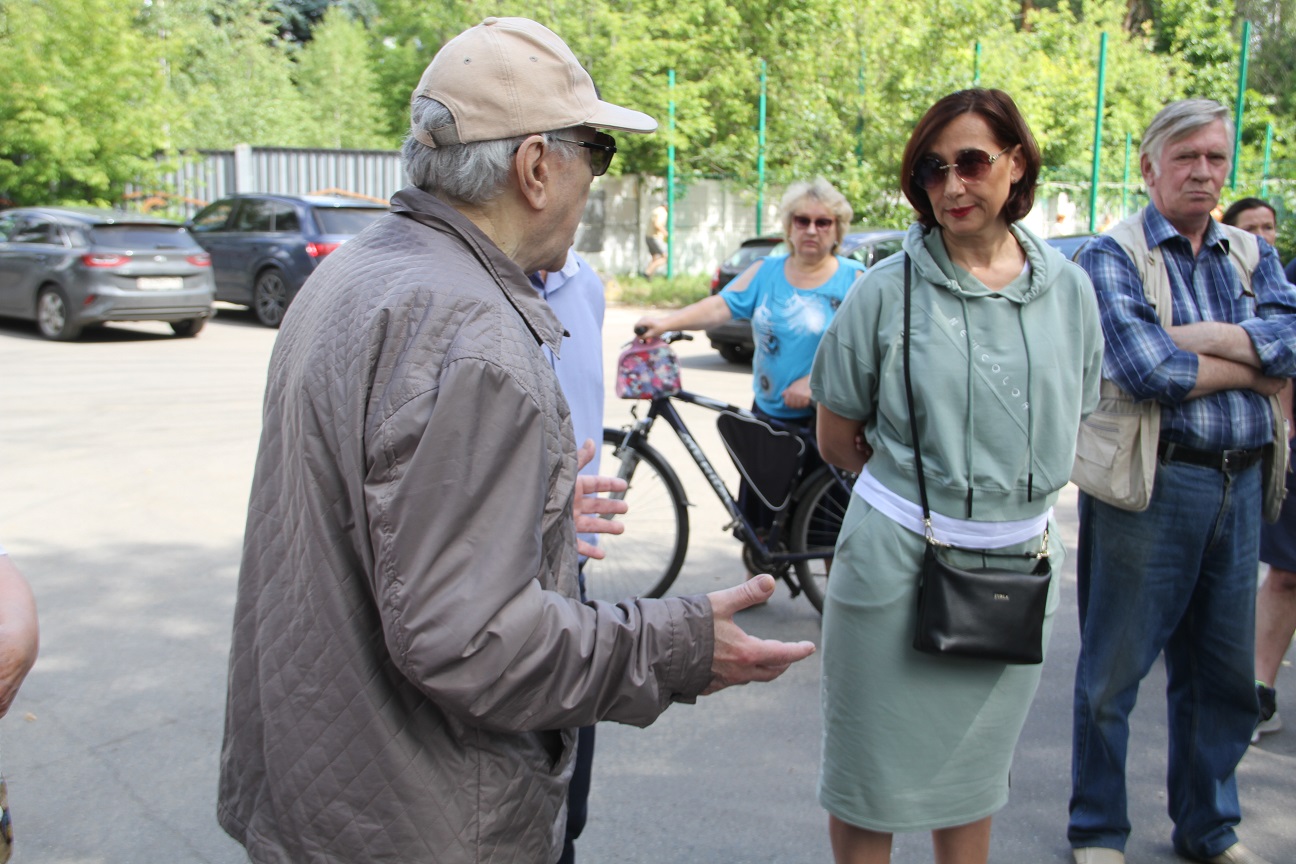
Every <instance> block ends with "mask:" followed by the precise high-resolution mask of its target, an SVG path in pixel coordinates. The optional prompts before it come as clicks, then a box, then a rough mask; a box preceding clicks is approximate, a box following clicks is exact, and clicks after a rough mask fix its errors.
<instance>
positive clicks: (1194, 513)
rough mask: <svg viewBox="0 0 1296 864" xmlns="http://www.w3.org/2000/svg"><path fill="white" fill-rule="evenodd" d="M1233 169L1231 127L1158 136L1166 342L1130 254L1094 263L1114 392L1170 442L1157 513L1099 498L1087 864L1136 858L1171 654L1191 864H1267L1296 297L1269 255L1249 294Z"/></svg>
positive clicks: (1078, 810)
mask: <svg viewBox="0 0 1296 864" xmlns="http://www.w3.org/2000/svg"><path fill="white" fill-rule="evenodd" d="M1232 156H1233V124H1232V123H1231V121H1230V119H1229V116H1228V111H1227V109H1226V108H1224V106H1222V105H1220V104H1219V103H1217V102H1212V101H1209V100H1202V99H1193V100H1184V101H1181V102H1175V103H1173V104H1171V105H1169V106H1167V107H1166V108H1164V109H1163V110H1162V111H1161V112H1160V113H1159V114H1157V116H1156V118H1155V119H1154V120H1153V121H1152V124H1151V125H1150V126H1149V127H1148V129H1147V132H1146V133H1145V134H1144V136H1143V141H1142V144H1141V146H1140V148H1139V158H1140V164H1141V168H1142V172H1143V179H1144V182H1145V184H1146V186H1147V189H1148V196H1149V197H1150V198H1151V202H1152V203H1151V204H1150V205H1149V206H1148V207H1146V208H1145V209H1144V210H1143V211H1142V213H1141V214H1140V216H1141V230H1142V231H1143V237H1144V238H1145V239H1146V241H1147V246H1148V248H1149V249H1159V250H1160V252H1161V257H1162V260H1163V261H1164V265H1163V266H1165V267H1166V268H1167V271H1168V276H1169V281H1170V286H1171V294H1172V296H1173V301H1174V309H1173V325H1172V326H1170V327H1167V328H1163V327H1162V326H1161V324H1160V322H1159V319H1158V316H1157V311H1156V310H1155V309H1154V308H1153V307H1152V305H1151V304H1150V303H1149V302H1148V301H1147V299H1146V297H1145V296H1144V290H1143V281H1142V279H1141V278H1140V276H1139V268H1138V267H1137V266H1136V265H1135V263H1134V261H1132V260H1131V258H1130V256H1129V255H1128V254H1126V252H1125V251H1124V250H1123V249H1122V248H1121V246H1120V245H1118V244H1117V242H1116V241H1115V240H1114V239H1112V238H1111V237H1108V236H1101V237H1097V238H1095V239H1094V240H1093V241H1091V242H1090V243H1089V244H1088V245H1087V246H1086V247H1085V248H1084V250H1083V251H1082V252H1081V254H1080V256H1079V259H1078V260H1079V263H1080V265H1081V266H1082V267H1084V269H1085V270H1086V271H1087V272H1088V273H1089V275H1090V277H1091V278H1092V279H1093V282H1094V289H1095V291H1096V292H1097V296H1098V306H1099V309H1100V310H1101V314H1102V324H1103V335H1104V336H1105V337H1106V340H1107V347H1106V352H1105V354H1104V357H1103V374H1104V376H1105V377H1108V378H1110V379H1112V380H1113V381H1115V382H1116V383H1117V384H1119V385H1120V386H1121V387H1122V388H1123V389H1124V390H1125V391H1126V392H1128V393H1129V394H1130V395H1131V396H1133V398H1134V399H1135V400H1145V399H1156V400H1157V401H1158V402H1159V403H1160V406H1161V439H1160V442H1159V446H1158V456H1159V458H1158V464H1157V467H1156V479H1155V482H1154V485H1153V491H1152V500H1151V503H1150V504H1149V505H1148V508H1147V509H1146V510H1144V511H1141V512H1134V511H1129V510H1122V509H1120V508H1117V507H1114V506H1111V505H1109V504H1106V503H1104V502H1102V501H1099V500H1097V499H1096V498H1094V497H1092V496H1090V495H1087V494H1084V493H1081V495H1080V503H1079V510H1080V539H1079V549H1078V555H1077V568H1078V573H1077V578H1078V598H1079V606H1080V629H1081V649H1080V659H1079V663H1078V665H1077V669H1076V684H1075V730H1074V739H1073V754H1072V755H1073V763H1072V795H1071V818H1070V824H1069V826H1068V829H1067V836H1068V839H1069V840H1070V843H1071V846H1072V847H1073V853H1074V857H1075V861H1076V862H1077V864H1123V862H1124V860H1125V856H1124V848H1125V842H1126V839H1127V838H1128V836H1129V831H1130V823H1129V818H1128V816H1127V813H1126V792H1125V754H1126V750H1127V745H1128V740H1129V713H1130V711H1131V709H1132V708H1133V707H1134V701H1135V698H1136V696H1137V694H1138V686H1139V682H1140V681H1141V680H1142V679H1143V677H1144V676H1145V675H1146V674H1147V673H1148V670H1149V669H1150V668H1151V666H1152V663H1153V662H1154V661H1155V660H1156V657H1157V655H1158V654H1159V653H1161V652H1162V651H1164V653H1165V667H1166V674H1167V677H1168V682H1169V683H1168V686H1167V699H1168V701H1169V716H1170V758H1169V776H1168V792H1169V796H1168V797H1169V811H1170V816H1171V818H1172V819H1173V820H1174V825H1175V827H1174V832H1173V835H1172V840H1173V843H1174V848H1175V851H1176V852H1178V853H1179V854H1180V855H1182V856H1184V857H1185V858H1188V859H1190V860H1194V861H1203V862H1210V864H1267V862H1265V861H1264V859H1263V858H1261V857H1260V856H1259V855H1257V854H1255V853H1254V852H1251V851H1250V850H1248V849H1246V847H1244V846H1242V845H1241V844H1240V843H1238V840H1237V835H1236V833H1235V831H1234V829H1235V827H1236V826H1237V824H1238V823H1239V822H1240V821H1241V812H1240V809H1239V806H1238V796H1237V781H1236V778H1235V775H1234V771H1235V769H1236V767H1237V764H1238V762H1239V761H1240V760H1241V759H1242V755H1243V754H1244V753H1245V752H1246V750H1247V746H1248V744H1249V743H1250V740H1251V732H1252V730H1253V729H1254V727H1255V724H1256V721H1257V719H1258V711H1259V709H1258V704H1257V701H1256V691H1255V673H1254V647H1255V639H1254V627H1255V590H1256V569H1257V566H1258V556H1259V534H1260V523H1261V510H1262V493H1261V477H1262V463H1263V459H1262V456H1263V453H1264V448H1265V446H1266V445H1267V444H1269V442H1270V441H1272V439H1273V427H1272V417H1271V415H1270V409H1269V403H1268V396H1269V395H1270V394H1272V393H1275V392H1277V391H1278V389H1279V388H1280V387H1281V386H1282V385H1283V383H1284V380H1285V379H1286V378H1288V377H1291V376H1293V375H1296V288H1293V287H1292V286H1290V285H1288V283H1287V281H1286V279H1285V278H1284V276H1283V272H1282V267H1281V265H1280V263H1279V261H1278V257H1277V254H1276V253H1275V252H1274V250H1273V248H1272V247H1271V246H1269V245H1268V244H1267V243H1265V242H1264V241H1260V259H1259V264H1258V265H1257V266H1256V267H1255V269H1254V271H1253V272H1252V273H1251V286H1250V288H1249V289H1248V288H1246V287H1245V286H1244V284H1243V282H1242V281H1241V279H1240V278H1239V274H1238V272H1237V270H1236V268H1235V265H1234V264H1233V262H1232V261H1231V260H1230V256H1229V245H1228V244H1229V242H1230V241H1229V238H1228V237H1227V236H1226V234H1225V233H1224V231H1223V230H1222V229H1221V227H1220V226H1219V225H1218V224H1217V223H1216V222H1215V221H1214V220H1213V219H1212V218H1211V211H1212V210H1213V209H1214V208H1215V206H1216V205H1217V204H1218V203H1219V197H1220V190H1221V188H1222V187H1223V185H1224V182H1225V180H1226V179H1227V177H1228V173H1229V168H1230V165H1231V163H1232ZM1136 218H1138V217H1136ZM1136 230H1137V228H1136ZM1144 266H1145V267H1150V266H1157V265H1153V264H1146V263H1145V264H1144Z"/></svg>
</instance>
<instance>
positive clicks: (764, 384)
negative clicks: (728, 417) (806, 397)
mask: <svg viewBox="0 0 1296 864" xmlns="http://www.w3.org/2000/svg"><path fill="white" fill-rule="evenodd" d="M787 258H788V256H786V255H771V256H769V257H768V258H766V259H765V260H764V262H762V263H761V266H760V269H759V270H757V271H756V275H755V276H754V277H753V278H752V281H751V283H750V284H748V286H747V287H746V288H745V289H744V290H742V291H734V290H732V289H730V288H725V289H724V290H723V291H721V292H720V296H721V297H723V298H724V301H725V303H726V304H728V306H729V311H730V312H731V313H732V314H733V317H734V318H738V319H742V318H748V319H751V322H752V338H753V340H754V341H755V343H756V356H755V357H754V358H753V360H752V373H753V374H752V389H753V390H755V391H756V407H757V408H759V409H760V410H761V411H764V412H765V413H766V414H769V415H770V416H771V417H778V418H781V419H787V420H795V419H800V418H803V417H809V416H810V415H811V413H812V412H810V411H807V410H806V409H804V408H798V409H792V408H788V407H787V406H786V405H784V404H783V391H784V390H786V389H787V388H788V386H789V385H791V384H792V382H793V381H796V380H797V379H798V378H804V377H805V376H807V375H809V374H810V366H811V365H812V364H813V363H814V356H815V350H816V349H817V348H818V347H819V340H820V339H821V338H822V337H823V334H824V331H825V330H827V329H828V322H829V321H831V320H832V318H833V315H835V314H836V313H837V307H838V306H840V305H841V302H842V301H843V300H845V299H846V292H847V291H849V290H850V287H851V285H852V284H854V282H855V277H856V276H858V275H859V274H860V272H861V271H862V270H863V269H864V268H863V267H862V266H861V265H860V263H859V262H858V261H853V260H851V259H850V258H843V257H841V256H840V255H838V256H837V264H838V265H839V266H838V267H837V272H836V273H834V274H833V275H832V277H831V278H830V279H829V280H828V281H827V282H825V283H823V284H822V285H820V286H819V287H818V288H796V287H793V286H792V284H791V283H789V282H788V281H787V277H786V276H785V275H784V274H783V265H784V264H785V263H786V262H787Z"/></svg>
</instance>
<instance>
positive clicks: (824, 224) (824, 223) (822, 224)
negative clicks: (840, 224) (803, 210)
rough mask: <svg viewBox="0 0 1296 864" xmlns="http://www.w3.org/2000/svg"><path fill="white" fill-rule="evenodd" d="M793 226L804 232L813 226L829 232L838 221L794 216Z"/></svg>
mask: <svg viewBox="0 0 1296 864" xmlns="http://www.w3.org/2000/svg"><path fill="white" fill-rule="evenodd" d="M792 224H793V225H795V226H796V227H798V228H800V229H801V230H802V231H804V230H805V229H807V228H809V227H810V226H811V225H814V226H815V227H816V228H818V229H819V230H820V231H827V230H828V229H829V228H831V227H833V226H834V225H836V224H837V220H836V219H825V218H824V217H822V216H820V217H819V218H818V219H811V218H810V217H809V216H793V217H792Z"/></svg>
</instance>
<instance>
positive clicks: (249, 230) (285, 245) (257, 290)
mask: <svg viewBox="0 0 1296 864" xmlns="http://www.w3.org/2000/svg"><path fill="white" fill-rule="evenodd" d="M386 212H387V205H385V204H379V203H376V202H371V201H365V200H359V199H354V198H343V197H341V196H331V195H301V196H294V195H235V196H233V197H230V198H223V199H221V200H220V201H217V202H216V203H214V204H210V205H208V206H207V207H205V208H203V209H202V210H200V211H198V213H197V214H196V215H195V216H194V217H193V218H192V219H190V220H189V221H188V222H187V223H185V224H186V226H187V227H188V228H189V230H190V231H191V232H193V235H194V237H195V238H196V239H197V240H198V242H199V243H201V244H202V246H203V248H204V249H206V250H207V251H208V252H210V253H211V258H212V267H213V269H214V270H215V274H216V299H217V300H223V301H225V302H226V303H237V304H238V305H240V306H248V307H251V309H252V310H253V311H254V312H255V313H256V317H257V320H258V321H260V322H261V323H262V324H264V325H266V326H267V327H278V326H279V323H280V322H281V321H283V316H284V312H286V311H287V309H288V304H289V303H291V302H292V299H293V297H295V296H297V291H298V290H299V289H300V288H301V286H302V283H304V282H305V281H306V277H308V276H310V274H311V273H313V272H314V270H315V267H316V266H317V265H318V264H319V262H320V261H322V260H323V259H324V256H326V255H328V254H329V253H330V252H332V251H333V250H334V249H336V248H338V246H340V245H341V244H342V243H344V242H345V241H347V240H349V239H350V238H351V237H353V236H355V235H356V234H359V233H360V231H361V230H363V229H364V228H365V226H367V225H368V224H369V223H371V222H373V221H374V220H376V219H377V218H378V217H379V216H382V215H383V214H384V213H386Z"/></svg>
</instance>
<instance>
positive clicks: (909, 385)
mask: <svg viewBox="0 0 1296 864" xmlns="http://www.w3.org/2000/svg"><path fill="white" fill-rule="evenodd" d="M910 269H911V267H910V264H909V253H908V252H906V253H904V330H903V331H902V333H901V337H900V338H901V340H902V342H903V346H904V385H905V404H906V405H907V406H908V408H909V437H910V439H911V442H912V444H913V452H914V470H915V471H917V472H918V499H919V501H920V502H921V503H922V511H923V523H924V526H926V527H927V528H928V532H929V536H930V530H931V529H930V525H931V510H930V509H929V508H928V506H927V480H926V477H925V475H924V474H923V464H922V447H920V446H919V444H918V421H917V419H916V417H915V412H914V395H913V380H912V379H911V378H910V377H909V336H910V331H909V320H910V314H911V313H910V308H911V306H912V303H911V300H910V297H911V295H912V293H913V292H912V291H910V277H909V271H910Z"/></svg>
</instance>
